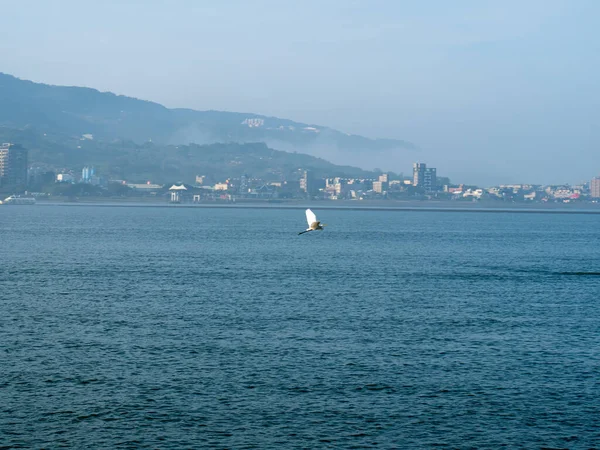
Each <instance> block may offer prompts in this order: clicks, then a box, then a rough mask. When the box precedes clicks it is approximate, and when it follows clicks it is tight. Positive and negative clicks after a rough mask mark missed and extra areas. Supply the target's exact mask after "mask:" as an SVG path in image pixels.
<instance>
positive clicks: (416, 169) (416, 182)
mask: <svg viewBox="0 0 600 450" xmlns="http://www.w3.org/2000/svg"><path fill="white" fill-rule="evenodd" d="M413 186H419V187H422V188H423V189H425V192H432V191H435V190H437V171H436V169H435V168H434V167H429V168H428V167H427V164H425V163H414V164H413Z"/></svg>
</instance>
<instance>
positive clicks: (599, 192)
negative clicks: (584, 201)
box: [590, 177, 600, 198]
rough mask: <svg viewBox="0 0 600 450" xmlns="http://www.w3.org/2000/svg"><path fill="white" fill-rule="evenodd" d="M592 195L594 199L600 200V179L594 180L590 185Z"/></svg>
mask: <svg viewBox="0 0 600 450" xmlns="http://www.w3.org/2000/svg"><path fill="white" fill-rule="evenodd" d="M590 195H591V196H592V198H600V177H596V178H592V181H591V183H590Z"/></svg>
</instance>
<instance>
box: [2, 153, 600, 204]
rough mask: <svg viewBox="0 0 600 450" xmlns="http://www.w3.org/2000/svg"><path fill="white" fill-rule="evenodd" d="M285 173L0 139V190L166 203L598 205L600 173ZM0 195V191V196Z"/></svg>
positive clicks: (420, 169) (420, 166)
mask: <svg viewBox="0 0 600 450" xmlns="http://www.w3.org/2000/svg"><path fill="white" fill-rule="evenodd" d="M290 178H291V179H286V180H280V181H266V180H263V179H260V178H254V177H252V174H246V175H242V176H241V177H238V178H228V179H215V178H214V177H213V176H212V174H211V173H199V174H197V176H196V177H195V179H193V180H173V182H170V183H166V184H161V183H154V182H153V181H152V180H145V181H140V180H119V179H111V178H109V177H106V176H104V175H103V174H102V173H97V172H96V169H95V168H94V166H91V165H87V166H83V167H70V168H62V169H56V168H49V167H48V166H39V165H36V164H35V163H33V164H30V163H29V161H28V151H27V149H25V148H24V147H22V146H21V145H18V144H11V143H5V144H2V145H0V193H2V194H3V195H8V196H14V197H28V198H35V199H54V200H68V201H77V200H84V199H86V198H88V199H93V198H107V199H115V198H121V199H139V200H152V199H154V200H155V201H164V202H171V203H200V202H207V201H223V202H236V201H252V200H256V201H276V202H283V201H286V200H329V201H336V200H357V201H361V200H362V201H370V200H371V201H372V200H383V201H386V200H387V201H394V200H396V201H407V200H423V201H428V200H437V201H449V202H481V201H486V202H494V201H496V202H508V203H598V202H600V177H596V178H593V179H592V180H590V181H589V182H584V183H581V184H578V185H568V184H557V185H536V184H507V185H499V186H491V187H481V186H473V185H466V184H462V183H459V184H456V183H451V182H450V180H449V179H448V178H447V177H442V176H438V175H437V169H436V168H434V167H428V166H427V165H426V164H425V163H422V162H415V163H414V164H413V168H412V176H410V177H407V176H403V175H402V174H391V173H390V174H388V173H381V174H380V175H379V176H378V177H377V178H371V179H367V178H340V177H331V178H329V177H318V178H317V177H315V176H314V174H313V172H312V171H311V170H309V169H305V168H302V167H299V168H298V170H297V171H296V173H295V176H293V177H290ZM2 198H3V197H2ZM2 198H0V200H2Z"/></svg>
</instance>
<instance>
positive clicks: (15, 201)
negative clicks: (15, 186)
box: [0, 195, 35, 205]
mask: <svg viewBox="0 0 600 450" xmlns="http://www.w3.org/2000/svg"><path fill="white" fill-rule="evenodd" d="M0 204H3V205H35V198H34V197H21V196H20V195H11V196H10V197H6V198H5V199H4V201H3V202H0Z"/></svg>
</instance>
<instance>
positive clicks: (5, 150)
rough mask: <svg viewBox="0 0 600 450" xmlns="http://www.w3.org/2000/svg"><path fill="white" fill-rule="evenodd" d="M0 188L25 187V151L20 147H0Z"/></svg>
mask: <svg viewBox="0 0 600 450" xmlns="http://www.w3.org/2000/svg"><path fill="white" fill-rule="evenodd" d="M0 187H2V188H12V189H25V187H27V150H26V149H24V148H23V147H21V146H20V145H14V144H2V145H0Z"/></svg>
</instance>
